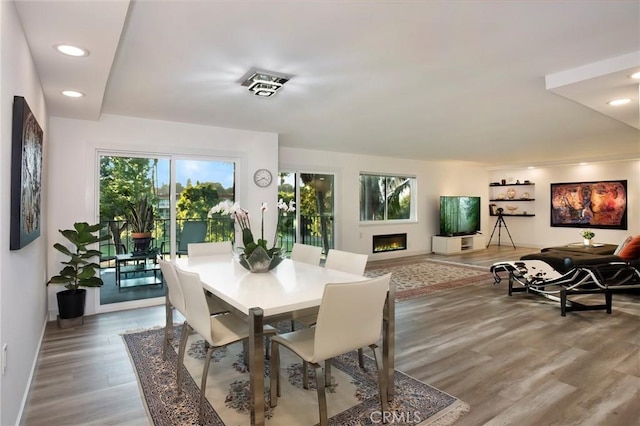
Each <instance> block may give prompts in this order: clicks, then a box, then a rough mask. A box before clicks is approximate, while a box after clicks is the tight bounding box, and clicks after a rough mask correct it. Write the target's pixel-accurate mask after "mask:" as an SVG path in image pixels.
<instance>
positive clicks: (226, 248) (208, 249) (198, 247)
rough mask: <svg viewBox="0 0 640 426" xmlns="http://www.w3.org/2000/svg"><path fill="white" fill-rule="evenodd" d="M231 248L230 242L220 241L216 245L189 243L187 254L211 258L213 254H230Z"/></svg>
mask: <svg viewBox="0 0 640 426" xmlns="http://www.w3.org/2000/svg"><path fill="white" fill-rule="evenodd" d="M232 249H233V247H232V246H231V241H221V242H216V243H189V244H188V245H187V254H188V255H189V257H194V256H213V255H215V254H225V253H229V254H230V253H231V251H232Z"/></svg>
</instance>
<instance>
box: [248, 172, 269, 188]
mask: <svg viewBox="0 0 640 426" xmlns="http://www.w3.org/2000/svg"><path fill="white" fill-rule="evenodd" d="M272 180H273V176H272V175H271V172H270V171H269V170H267V169H258V170H256V172H255V173H254V174H253V182H254V183H255V184H256V185H258V186H259V187H260V188H266V187H267V186H269V185H271V181H272Z"/></svg>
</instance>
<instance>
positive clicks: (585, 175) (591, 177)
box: [489, 159, 640, 247]
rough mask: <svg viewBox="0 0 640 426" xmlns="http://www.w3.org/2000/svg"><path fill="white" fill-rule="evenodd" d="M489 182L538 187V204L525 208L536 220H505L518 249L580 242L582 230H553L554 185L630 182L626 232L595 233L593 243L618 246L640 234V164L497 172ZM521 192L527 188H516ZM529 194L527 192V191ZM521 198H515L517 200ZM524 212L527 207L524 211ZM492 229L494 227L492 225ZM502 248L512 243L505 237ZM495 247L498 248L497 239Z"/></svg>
mask: <svg viewBox="0 0 640 426" xmlns="http://www.w3.org/2000/svg"><path fill="white" fill-rule="evenodd" d="M489 178H490V182H500V180H501V179H506V180H507V182H509V181H515V180H516V179H517V180H520V182H524V180H530V181H531V182H534V183H535V199H536V200H535V202H531V203H514V204H518V205H519V206H523V205H524V204H526V208H527V210H528V212H532V213H535V215H536V216H535V217H508V216H507V217H505V223H506V224H507V226H508V228H509V231H510V232H511V236H512V237H513V240H514V242H515V243H516V245H522V246H530V247H547V246H554V245H561V244H566V243H570V242H579V241H581V240H582V237H580V235H579V231H580V229H581V228H559V227H553V228H552V227H551V225H550V213H551V201H550V191H551V184H552V183H563V182H591V181H598V180H625V179H626V180H627V207H628V210H627V220H628V228H629V229H627V230H603V229H594V232H595V234H596V236H595V238H594V241H596V242H602V243H611V244H618V243H620V242H622V241H623V240H624V239H625V238H626V237H627V236H629V235H638V234H640V189H639V188H640V160H637V159H636V160H629V161H616V162H601V163H592V164H587V165H584V166H580V165H569V166H554V167H545V168H535V169H531V170H530V169H509V170H494V171H491V172H490V174H489ZM517 189H518V190H520V189H522V190H524V188H517ZM527 190H528V189H527ZM517 197H518V195H517V194H516V198H517ZM521 208H524V207H521ZM492 227H493V225H492ZM502 237H503V238H502V239H501V244H502V245H505V242H506V245H509V244H510V242H509V239H508V237H506V236H505V235H504V233H503V236H502ZM492 244H497V237H495V236H494V238H493V240H492Z"/></svg>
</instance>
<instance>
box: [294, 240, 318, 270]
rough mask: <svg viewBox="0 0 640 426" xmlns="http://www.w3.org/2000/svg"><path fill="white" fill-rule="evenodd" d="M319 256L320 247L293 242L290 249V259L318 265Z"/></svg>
mask: <svg viewBox="0 0 640 426" xmlns="http://www.w3.org/2000/svg"><path fill="white" fill-rule="evenodd" d="M321 257H322V247H317V246H311V245H309V244H302V243H293V248H292V249H291V260H294V261H296V262H303V263H309V264H311V265H319V264H320V258H321Z"/></svg>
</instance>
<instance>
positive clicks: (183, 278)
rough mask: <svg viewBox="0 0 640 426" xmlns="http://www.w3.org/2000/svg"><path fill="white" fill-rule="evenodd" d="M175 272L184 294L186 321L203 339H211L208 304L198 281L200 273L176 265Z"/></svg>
mask: <svg viewBox="0 0 640 426" xmlns="http://www.w3.org/2000/svg"><path fill="white" fill-rule="evenodd" d="M176 274H177V276H178V283H179V284H180V287H181V288H182V293H183V294H184V300H185V305H186V308H187V312H186V313H185V317H186V319H187V322H188V323H189V325H190V326H191V328H193V329H194V330H195V332H196V333H198V334H199V335H200V336H202V337H205V339H207V340H210V339H211V335H212V334H211V314H210V313H209V305H207V300H206V299H205V298H206V296H205V294H204V291H203V288H202V282H201V281H200V275H198V274H196V273H193V272H187V271H183V270H182V269H180V268H178V267H176Z"/></svg>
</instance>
